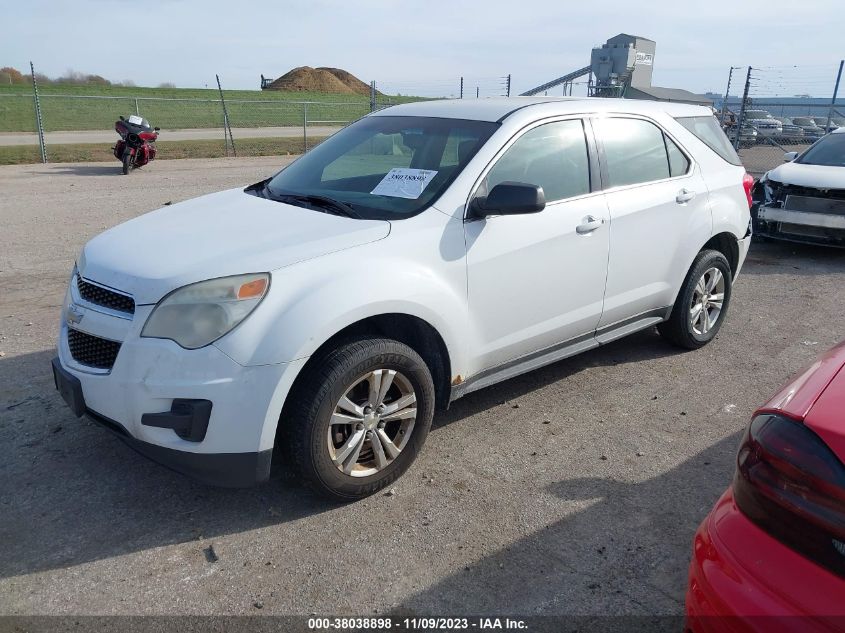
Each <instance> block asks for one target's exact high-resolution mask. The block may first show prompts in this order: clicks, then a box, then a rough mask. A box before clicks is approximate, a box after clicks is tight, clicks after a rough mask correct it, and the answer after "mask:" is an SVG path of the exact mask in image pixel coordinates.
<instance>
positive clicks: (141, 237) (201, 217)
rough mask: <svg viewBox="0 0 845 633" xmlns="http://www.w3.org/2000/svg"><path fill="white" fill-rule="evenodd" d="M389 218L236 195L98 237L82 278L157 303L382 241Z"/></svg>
mask: <svg viewBox="0 0 845 633" xmlns="http://www.w3.org/2000/svg"><path fill="white" fill-rule="evenodd" d="M389 233H390V222H387V221H385V220H356V219H352V218H345V217H341V216H336V215H330V214H327V213H322V212H320V211H314V210H311V209H304V208H302V207H296V206H293V205H289V204H284V203H281V202H275V201H272V200H266V199H264V198H258V197H256V196H253V195H250V194H247V193H245V192H244V191H243V189H231V190H228V191H221V192H219V193H213V194H210V195H207V196H202V197H199V198H194V199H192V200H188V201H186V202H181V203H179V204H174V205H172V206H168V207H164V208H162V209H159V210H157V211H153V212H151V213H147V214H146V215H142V216H140V217H137V218H135V219H133V220H129V221H128V222H124V223H123V224H120V225H118V226H116V227H114V228H112V229H109V230H108V231H105V232H104V233H101V234H100V235H98V236H97V237H95V238H94V239H92V240H91V241H90V242H88V244H86V245H85V248H84V249H83V251H82V254H81V255H80V257H79V261H78V262H77V267H78V269H79V272H80V274H81V275H82V276H83V277H85V278H87V279H90V280H92V281H96V282H98V283H100V284H103V285H105V286H110V287H112V288H114V289H116V290H121V291H123V292H126V293H129V294H131V295H133V296H134V298H135V303H136V304H138V305H143V304H150V303H156V302H157V301H158V300H159V299H161V298H162V297H163V296H164V295H166V294H167V293H168V292H170V291H172V290H175V289H176V288H180V287H181V286H184V285H186V284H190V283H194V282H197V281H203V280H205V279H213V278H215V277H225V276H227V275H237V274H241V273H256V272H269V271H273V270H277V269H279V268H284V267H285V266H290V265H291V264H295V263H297V262H302V261H305V260H308V259H313V258H315V257H320V256H321V255H327V254H328V253H333V252H336V251H340V250H344V249H347V248H351V247H353V246H360V245H362V244H367V243H369V242H374V241H376V240H380V239H383V238H385V237H387V235H388V234H389Z"/></svg>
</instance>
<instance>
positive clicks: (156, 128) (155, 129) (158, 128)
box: [153, 127, 161, 132]
mask: <svg viewBox="0 0 845 633" xmlns="http://www.w3.org/2000/svg"><path fill="white" fill-rule="evenodd" d="M160 129H161V128H160V127H154V128H153V132H158V131H159V130H160Z"/></svg>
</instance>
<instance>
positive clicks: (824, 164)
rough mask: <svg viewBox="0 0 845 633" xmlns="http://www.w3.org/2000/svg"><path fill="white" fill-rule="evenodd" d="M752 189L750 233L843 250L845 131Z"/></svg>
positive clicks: (793, 157) (792, 158) (793, 155)
mask: <svg viewBox="0 0 845 633" xmlns="http://www.w3.org/2000/svg"><path fill="white" fill-rule="evenodd" d="M784 159H785V160H786V161H787V162H786V163H785V164H783V165H780V166H779V167H776V168H775V169H772V170H771V171H768V172H766V173H765V174H763V176H762V178H760V181H759V182H758V183H757V184H756V185H755V187H754V192H753V199H754V202H753V206H752V210H751V215H752V217H753V218H754V232H755V233H756V234H757V235H760V236H765V237H768V238H774V239H780V240H788V241H792V242H805V243H810V244H824V245H828V246H841V247H845V128H840V129H838V130H835V131H833V132H831V133H830V134H827V135H825V136H824V137H823V138H821V139H819V140H818V141H816V142H815V143H814V144H813V145H811V146H810V147H808V148H807V149H806V150H804V151H803V152H802V153H800V154H799V153H798V152H788V153H787V154H785V156H784Z"/></svg>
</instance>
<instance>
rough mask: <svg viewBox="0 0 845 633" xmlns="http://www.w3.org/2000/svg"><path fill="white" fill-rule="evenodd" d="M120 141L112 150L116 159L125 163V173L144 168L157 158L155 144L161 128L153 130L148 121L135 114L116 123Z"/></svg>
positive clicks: (115, 126)
mask: <svg viewBox="0 0 845 633" xmlns="http://www.w3.org/2000/svg"><path fill="white" fill-rule="evenodd" d="M114 129H115V131H116V132H117V133H118V134H120V140H119V141H118V142H117V145H115V146H114V147H113V148H112V149H113V150H114V157H115V158H116V159H117V160H119V161H121V162H122V163H123V173H124V175H125V174H128V173H129V171H130V170H131V169H135V168H137V167H143V166H144V165H146V164H147V163H149V162H150V161H151V160H152V159H154V158H155V157H156V146H155V142H156V139H157V138H158V130H159V128H157V127H156V128H152V127H150V124H149V123H148V122H147V120H146V119H144V118H142V117H140V116H137V115H135V114H133V115H131V116H128V117H125V118H124V117H120V120H119V121H115V124H114Z"/></svg>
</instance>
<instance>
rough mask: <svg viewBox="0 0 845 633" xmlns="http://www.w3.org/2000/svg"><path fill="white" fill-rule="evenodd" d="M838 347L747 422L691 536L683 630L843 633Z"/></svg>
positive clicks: (844, 377)
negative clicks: (727, 481)
mask: <svg viewBox="0 0 845 633" xmlns="http://www.w3.org/2000/svg"><path fill="white" fill-rule="evenodd" d="M843 366H845V341H843V342H842V343H840V344H839V345H838V346H836V347H834V348H833V349H832V350H830V351H829V352H827V353H826V354H824V355H823V356H821V357H820V358H819V359H818V360H817V361H816V362H815V363H813V364H812V365H811V366H810V367H808V368H807V369H806V370H805V371H804V372H803V373H801V374H800V375H798V376H797V377H796V378H794V379H792V380H791V381H790V382H789V383H787V384H786V385H784V386H783V387H782V388H781V389H780V391H778V393H777V394H776V395H775V396H774V397H773V398H772V399H771V400H769V402H768V403H766V404H765V405H764V406H762V407H761V408H760V409H758V410H757V411H756V412H755V413H754V417H753V418H752V420H751V423H750V424H749V426H748V429H747V430H746V432H745V436H744V438H743V440H742V444H741V446H740V448H739V453H738V455H737V470H736V475H735V477H734V481H733V485H732V486H731V487H730V488H729V489H728V490H727V491H726V492H725V494H723V495H722V497H721V499H719V501H718V502H717V503H716V506H715V507H714V508H713V510H712V511H711V512H710V514H709V515H708V516H707V518H706V519H704V521H703V522H702V524H701V526H700V527H699V528H698V532H697V533H696V535H695V540H694V544H693V558H692V562H691V563H690V569H689V586H688V588H687V601H686V602H687V606H686V616H687V617H686V630H687V631H688V632H689V631H691V632H692V633H711V632H714V633H715V632H717V631H718V632H722V631H737V632H739V631H755V632H756V631H765V632H766V633H778V632H780V631H784V632H785V631H790V632H792V631H796V632H797V631H801V632H802V633H804V632H807V631H845V465H843V462H845V368H843Z"/></svg>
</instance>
